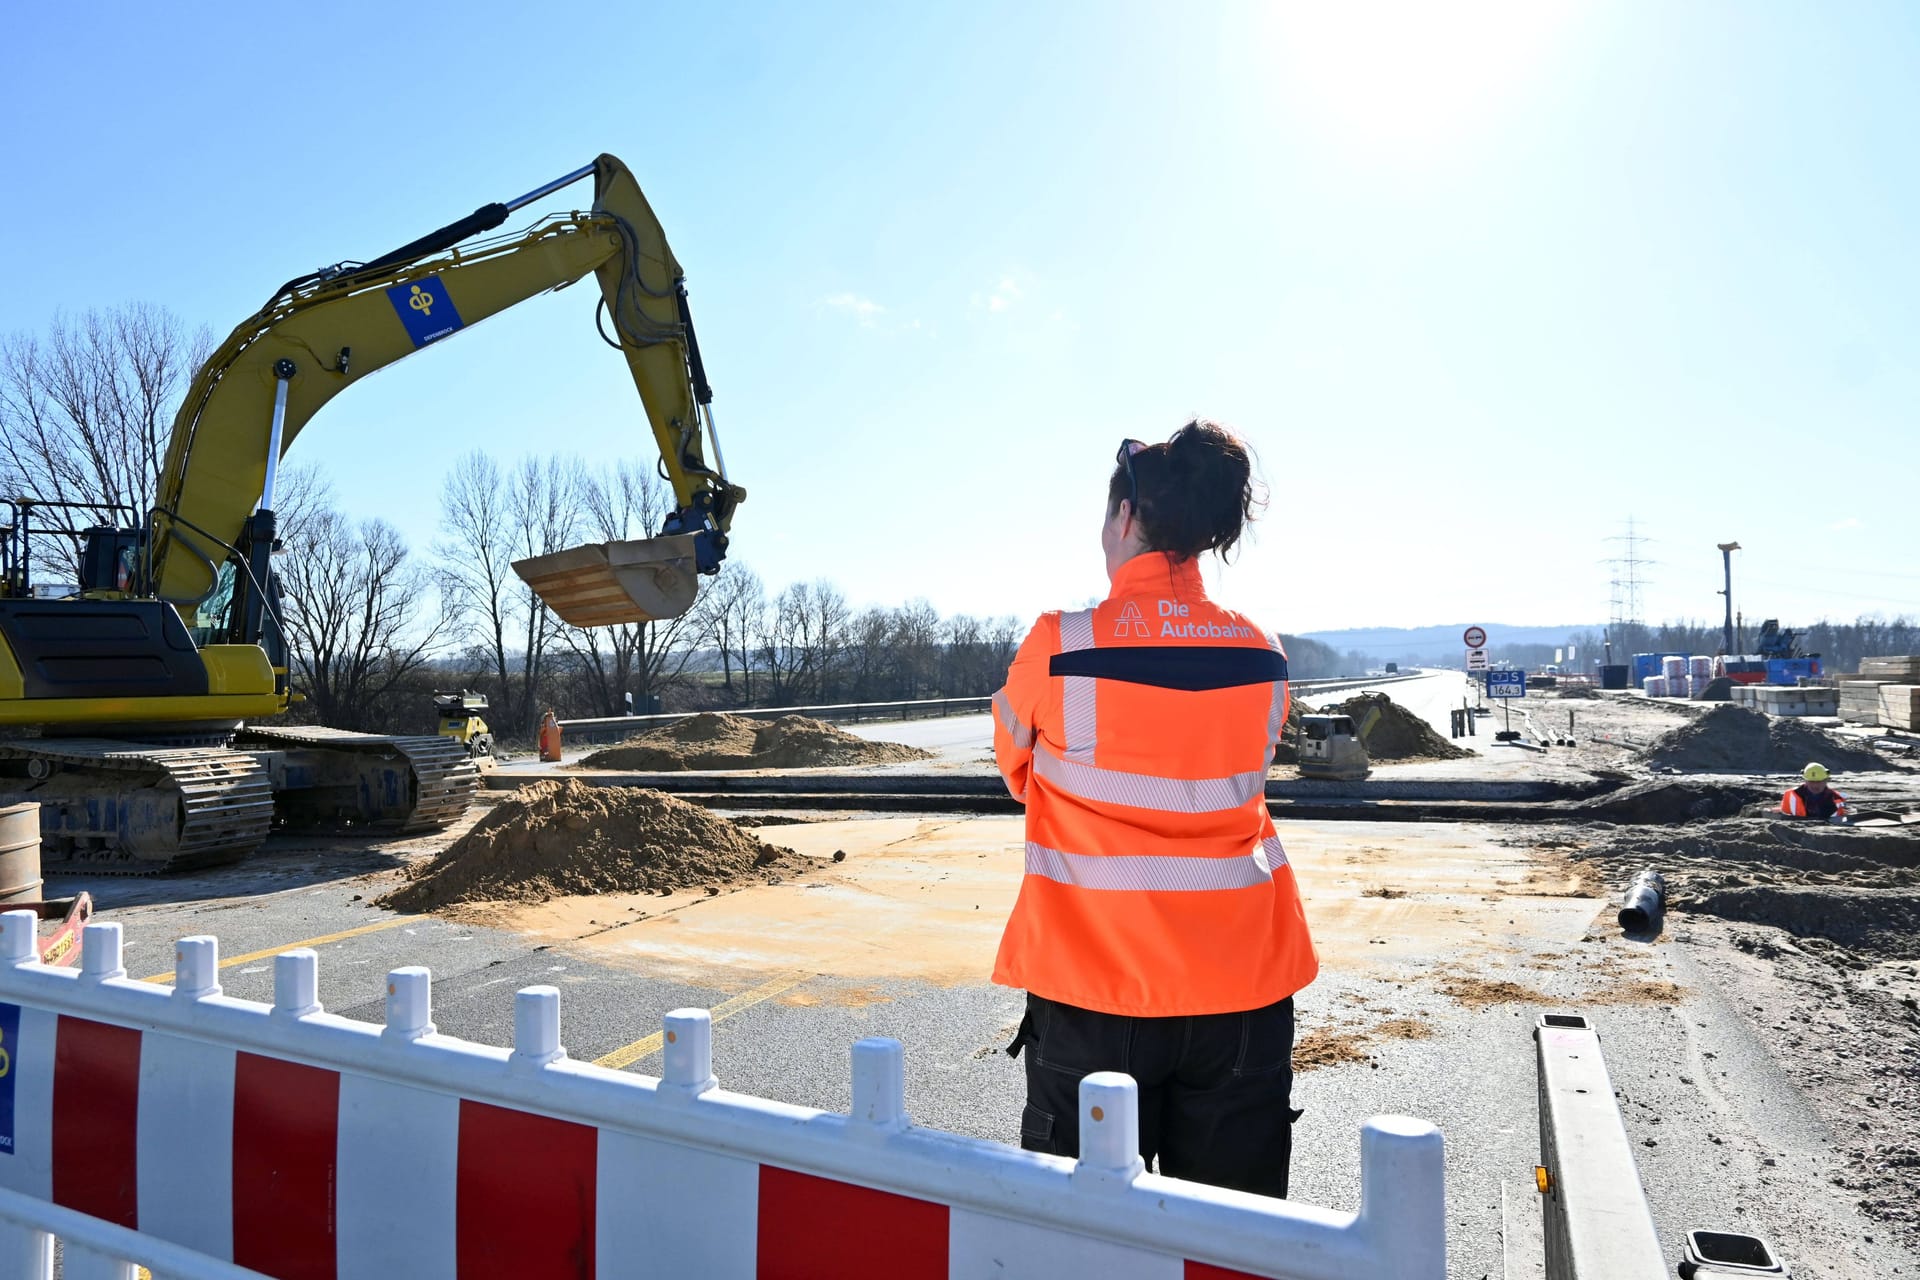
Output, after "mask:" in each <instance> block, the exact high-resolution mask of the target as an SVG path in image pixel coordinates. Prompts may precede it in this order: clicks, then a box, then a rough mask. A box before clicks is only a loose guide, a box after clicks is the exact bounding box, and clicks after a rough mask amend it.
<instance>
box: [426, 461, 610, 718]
mask: <svg viewBox="0 0 1920 1280" xmlns="http://www.w3.org/2000/svg"><path fill="white" fill-rule="evenodd" d="M580 499H581V483H580V474H579V464H578V463H577V462H573V461H570V460H565V459H560V458H549V459H547V460H546V462H545V463H544V464H543V463H541V462H540V461H538V460H536V459H533V458H528V459H526V460H525V461H523V462H522V463H521V464H520V466H519V467H518V468H517V469H516V470H514V471H513V472H512V473H511V474H508V473H503V472H502V470H501V469H500V467H499V465H498V464H496V463H495V462H494V460H493V459H492V458H490V457H488V456H487V455H486V454H484V453H479V452H475V453H470V454H468V455H466V456H465V457H463V458H461V459H460V460H459V461H458V462H456V463H455V464H454V467H453V470H452V471H451V472H449V473H448V475H447V479H446V482H445V484H444V485H443V486H442V488H441V493H440V528H441V531H442V537H441V539H440V541H439V542H438V543H436V544H435V548H434V552H435V558H436V559H437V560H438V562H439V568H440V571H441V573H442V575H443V576H444V581H445V590H446V591H447V593H448V595H449V597H450V599H451V601H452V602H453V605H454V608H455V611H456V613H457V615H458V617H459V620H460V624H461V627H462V629H463V631H464V633H465V635H466V637H467V639H468V640H469V641H470V642H471V643H472V644H473V646H474V647H475V648H477V649H478V650H480V651H481V652H482V653H483V654H484V655H485V661H486V666H487V668H488V669H489V673H490V674H491V676H492V678H493V680H494V682H495V690H494V705H495V706H496V707H498V708H499V716H498V719H499V722H500V723H501V725H502V726H503V727H505V728H507V730H508V731H509V732H526V731H531V729H532V728H533V724H534V720H535V717H537V716H538V715H539V710H540V709H539V699H540V696H541V687H540V682H541V677H542V675H543V673H544V671H545V668H546V661H547V656H548V654H549V653H550V652H551V651H552V649H553V646H554V643H555V641H556V640H557V639H558V638H559V635H560V632H561V630H562V628H561V625H560V622H559V620H558V619H557V618H555V617H554V616H553V615H552V613H550V612H549V611H548V609H547V607H546V605H545V604H544V603H542V602H541V600H540V598H539V597H538V596H537V595H535V594H534V593H533V590H532V588H530V587H528V586H527V585H526V583H524V582H522V581H521V580H520V578H519V576H518V575H516V574H515V573H514V572H513V562H514V561H515V560H518V559H522V558H524V557H527V556H536V555H545V554H546V553H548V552H550V551H558V550H561V549H562V548H564V547H567V546H569V545H571V544H572V542H573V541H574V534H575V531H576V529H577V527H578V525H579V519H580Z"/></svg>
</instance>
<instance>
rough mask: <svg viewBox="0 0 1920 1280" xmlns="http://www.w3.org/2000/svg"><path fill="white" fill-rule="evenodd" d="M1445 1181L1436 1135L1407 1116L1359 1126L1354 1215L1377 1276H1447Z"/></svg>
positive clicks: (1443, 1158)
mask: <svg viewBox="0 0 1920 1280" xmlns="http://www.w3.org/2000/svg"><path fill="white" fill-rule="evenodd" d="M1445 1176H1446V1151H1445V1147H1444V1144H1443V1142H1442V1140H1441V1137H1440V1130H1439V1129H1437V1128H1435V1127H1434V1126H1433V1125H1431V1124H1428V1123H1427V1122H1426V1121H1425V1120H1414V1119H1412V1118H1410V1117H1407V1116H1375V1117H1374V1118H1373V1119H1371V1120H1369V1121H1367V1122H1366V1124H1364V1125H1362V1126H1361V1127H1360V1215H1359V1221H1358V1223H1357V1224H1356V1225H1358V1227H1359V1228H1360V1231H1361V1233H1362V1234H1363V1235H1364V1236H1365V1237H1366V1238H1367V1239H1368V1241H1370V1242H1371V1244H1372V1246H1373V1248H1374V1250H1375V1251H1376V1252H1375V1255H1374V1256H1375V1257H1377V1258H1378V1259H1379V1268H1380V1274H1381V1275H1383V1276H1434V1277H1438V1276H1444V1275H1446V1274H1447V1201H1446V1196H1445V1194H1444V1193H1443V1192H1442V1193H1440V1194H1435V1193H1436V1191H1438V1190H1439V1189H1440V1188H1441V1187H1442V1185H1443V1179H1444V1178H1445Z"/></svg>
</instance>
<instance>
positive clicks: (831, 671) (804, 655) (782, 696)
mask: <svg viewBox="0 0 1920 1280" xmlns="http://www.w3.org/2000/svg"><path fill="white" fill-rule="evenodd" d="M852 620H853V613H852V610H850V609H849V608H848V607H847V598H846V597H845V596H843V595H841V594H840V589H839V588H838V587H836V586H834V585H833V584H832V583H831V582H828V581H827V580H826V579H824V578H822V579H819V580H818V581H815V582H796V583H794V584H793V585H792V586H790V587H788V588H787V589H786V590H785V591H782V592H781V593H780V596H779V598H778V599H777V600H775V601H774V604H773V609H772V610H771V611H770V613H769V615H768V621H767V624H766V627H765V630H764V631H763V633H762V636H761V642H760V645H759V650H760V659H761V666H762V667H763V668H764V670H765V671H766V673H767V676H768V683H769V684H770V685H771V686H772V688H771V689H770V691H769V699H770V701H772V702H773V703H775V704H782V703H784V704H786V705H789V706H791V705H795V704H798V703H803V702H810V701H826V700H828V699H830V698H831V697H833V695H834V693H835V680H836V679H837V677H838V676H839V673H840V666H841V659H842V657H843V656H844V654H845V650H846V646H847V640H848V630H849V627H850V625H851V623H852Z"/></svg>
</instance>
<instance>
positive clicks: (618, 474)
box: [560, 462, 716, 716]
mask: <svg viewBox="0 0 1920 1280" xmlns="http://www.w3.org/2000/svg"><path fill="white" fill-rule="evenodd" d="M580 493H581V499H582V502H581V505H582V507H583V508H584V511H585V516H586V533H587V535H588V536H589V537H590V538H591V539H593V540H594V541H604V542H617V541H621V540H624V539H627V538H644V537H647V536H648V535H649V534H651V533H653V532H655V531H657V530H658V529H659V527H660V523H661V521H662V520H663V519H665V517H666V515H667V513H668V512H670V511H672V510H673V493H672V491H671V490H670V489H668V488H667V486H666V485H665V484H664V483H662V482H661V481H660V480H659V479H658V478H657V477H656V476H655V475H654V474H653V473H652V472H651V471H648V470H646V469H645V468H643V467H641V466H639V465H638V464H635V463H632V462H622V463H620V464H619V465H618V466H616V467H615V468H614V469H613V470H612V471H611V472H608V473H607V474H605V475H601V476H589V477H587V478H586V480H585V481H584V482H583V483H582V485H581V486H580ZM709 591H710V588H706V587H703V588H702V591H701V594H700V598H699V600H698V601H697V602H696V603H695V605H694V607H693V608H692V609H690V610H689V611H688V612H686V613H684V614H681V615H680V616H679V617H677V618H661V619H658V620H656V621H654V622H641V623H622V624H619V625H616V626H607V627H592V628H579V627H568V628H566V629H565V630H563V631H562V632H561V633H560V636H561V639H562V640H563V641H564V643H565V644H566V646H567V648H568V649H570V650H571V651H572V652H573V655H574V657H575V658H576V659H578V661H579V664H580V667H581V670H582V674H583V675H584V676H585V677H586V681H587V685H588V687H589V689H591V691H592V697H593V700H594V702H595V703H596V704H597V706H598V709H599V711H600V713H601V714H602V715H610V716H611V715H619V714H620V713H621V712H622V711H623V710H624V709H625V701H626V699H625V695H626V694H628V693H632V694H633V695H634V700H635V702H636V703H637V704H638V706H639V707H640V708H642V709H644V708H646V707H648V706H649V705H650V703H651V699H652V698H653V697H654V696H655V695H657V694H658V693H659V692H660V691H661V690H662V689H663V688H665V687H666V686H667V685H668V684H670V683H672V682H673V681H674V680H676V679H678V678H679V677H680V676H681V675H682V674H683V673H684V672H685V671H686V667H687V663H688V662H689V661H690V660H691V659H692V657H693V655H694V652H695V646H696V644H697V643H698V641H699V640H700V639H701V637H702V636H704V635H706V634H708V633H709V632H711V631H712V630H713V629H714V626H715V615H714V609H715V607H716V605H715V604H714V603H711V602H710V601H711V597H710V595H709Z"/></svg>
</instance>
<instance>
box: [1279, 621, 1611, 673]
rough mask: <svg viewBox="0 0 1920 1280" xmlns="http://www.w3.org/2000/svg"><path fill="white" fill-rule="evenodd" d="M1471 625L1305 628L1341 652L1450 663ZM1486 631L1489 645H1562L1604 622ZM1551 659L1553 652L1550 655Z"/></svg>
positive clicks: (1492, 626) (1502, 626)
mask: <svg viewBox="0 0 1920 1280" xmlns="http://www.w3.org/2000/svg"><path fill="white" fill-rule="evenodd" d="M1469 625H1470V624H1468V623H1465V622H1452V623H1445V624H1441V625H1438V626H1431V627H1354V628H1349V629H1348V630H1345V631H1305V632H1302V633H1301V634H1302V635H1303V636H1304V637H1305V638H1306V639H1309V640H1317V641H1319V642H1320V643H1321V644H1324V645H1326V646H1328V647H1329V648H1332V649H1334V650H1337V651H1338V652H1341V653H1363V654H1365V655H1366V656H1367V657H1368V658H1369V659H1372V660H1378V661H1381V662H1387V661H1393V662H1402V661H1405V662H1447V663H1453V664H1458V663H1459V661H1460V655H1461V653H1462V651H1463V650H1464V648H1465V646H1464V645H1463V644H1462V643H1461V636H1462V634H1463V633H1464V632H1465V631H1466V629H1467V627H1468V626H1469ZM1482 625H1484V626H1485V627H1486V631H1487V646H1488V647H1489V648H1491V649H1496V650H1498V649H1504V648H1507V647H1509V646H1517V645H1546V646H1559V645H1564V644H1566V643H1567V640H1568V638H1569V637H1571V636H1576V635H1579V634H1581V633H1582V632H1591V633H1593V634H1594V635H1598V634H1599V633H1600V631H1601V629H1602V624H1600V623H1597V622H1575V623H1569V624H1565V625H1562V626H1556V627H1537V626H1532V627H1527V626H1511V625H1509V624H1507V623H1504V622H1488V623H1484V624H1482ZM1549 660H1551V655H1549Z"/></svg>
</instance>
